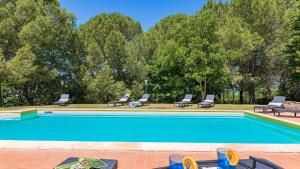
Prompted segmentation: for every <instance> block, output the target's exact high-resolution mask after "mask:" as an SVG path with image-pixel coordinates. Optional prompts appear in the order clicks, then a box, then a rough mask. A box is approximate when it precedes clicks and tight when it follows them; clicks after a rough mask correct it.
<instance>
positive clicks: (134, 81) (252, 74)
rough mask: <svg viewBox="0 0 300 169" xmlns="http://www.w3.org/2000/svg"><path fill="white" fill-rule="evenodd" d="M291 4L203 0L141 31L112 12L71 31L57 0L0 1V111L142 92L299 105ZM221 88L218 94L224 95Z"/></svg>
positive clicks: (162, 97) (157, 97) (295, 15)
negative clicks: (67, 98) (276, 99)
mask: <svg viewBox="0 0 300 169" xmlns="http://www.w3.org/2000/svg"><path fill="white" fill-rule="evenodd" d="M299 7H300V2H299V1H297V0H289V1H286V0H233V1H226V2H219V3H217V2H215V1H213V0H209V1H208V2H207V3H206V4H205V5H204V6H203V7H202V8H201V9H200V10H199V11H198V12H196V13H195V14H193V15H190V16H188V15H184V14H176V15H171V16H167V17H166V18H163V19H162V20H161V21H159V22H158V23H157V24H156V25H154V26H153V27H152V28H150V29H149V30H148V31H146V32H143V31H142V28H141V25H140V23H139V22H137V21H135V20H133V19H132V18H130V17H127V16H124V15H122V14H119V13H111V14H108V13H104V14H99V15H97V16H95V17H93V18H91V19H90V20H89V21H88V22H86V23H84V24H82V25H80V26H79V27H76V25H75V22H76V18H75V16H74V15H73V14H70V13H69V12H68V11H67V10H65V9H62V8H61V6H60V3H59V1H58V0H52V1H49V0H39V1H36V0H2V1H0V106H2V105H6V106H11V105H39V104H50V103H53V101H54V100H55V99H56V98H57V97H58V96H59V95H60V94H61V93H69V94H70V95H71V98H72V101H73V102H74V103H104V102H107V101H109V100H113V99H118V98H119V97H120V96H121V95H123V94H127V93H128V94H131V97H132V98H134V99H139V98H140V97H141V96H142V94H143V93H144V92H145V90H146V89H145V87H146V86H145V84H144V82H145V80H148V83H149V85H148V86H147V87H149V88H148V90H147V91H148V93H150V94H151V98H152V100H153V101H156V102H173V101H175V100H178V99H179V98H182V97H183V95H184V94H186V93H192V94H194V97H195V101H197V102H198V101H200V100H202V99H203V98H204V97H205V95H206V94H208V93H209V94H215V95H217V96H219V97H220V98H223V99H221V100H219V102H221V101H223V100H224V98H225V97H227V95H228V92H227V91H228V90H232V91H233V102H234V101H235V98H234V96H235V93H236V92H238V94H239V96H240V97H239V101H240V103H246V101H247V102H248V103H257V102H260V103H262V102H264V101H265V100H268V99H270V98H271V97H272V96H273V95H274V94H283V95H286V96H288V98H289V99H293V100H300V94H299V89H300V88H299V86H300V85H299V83H300V82H299V81H300V80H299V79H300V73H299V65H300V63H299V60H300V58H299V57H300V55H299V53H300V52H299V36H300V35H299V16H300V15H299V11H300V10H299ZM225 91H226V92H225Z"/></svg>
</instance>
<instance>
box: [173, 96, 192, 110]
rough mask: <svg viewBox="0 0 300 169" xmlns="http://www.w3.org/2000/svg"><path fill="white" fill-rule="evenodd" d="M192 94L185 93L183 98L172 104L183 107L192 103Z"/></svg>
mask: <svg viewBox="0 0 300 169" xmlns="http://www.w3.org/2000/svg"><path fill="white" fill-rule="evenodd" d="M192 98H193V95H192V94H186V95H185V96H184V99H182V100H181V101H180V102H174V106H176V105H178V106H179V107H184V106H188V105H190V104H192Z"/></svg>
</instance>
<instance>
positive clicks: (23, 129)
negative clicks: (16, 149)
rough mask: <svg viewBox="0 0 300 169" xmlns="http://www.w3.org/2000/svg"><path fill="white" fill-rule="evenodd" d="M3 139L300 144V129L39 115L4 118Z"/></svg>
mask: <svg viewBox="0 0 300 169" xmlns="http://www.w3.org/2000/svg"><path fill="white" fill-rule="evenodd" d="M0 140H42V141H44V140H45V141H46V140H47V141H48V140H55V141H109V142H110V141H113V142H115V141H116V142H186V143H281V144H290V143H300V130H298V129H293V128H289V127H286V126H283V125H279V124H276V123H272V122H268V121H265V120H262V119H258V118H253V117H249V116H246V115H244V116H241V115H239V116H225V115H214V116H208V115H206V116H205V115H201V116H172V115H164V116H160V115H55V114H53V115H51V114H50V115H38V116H36V117H34V118H31V119H26V120H10V121H3V120H2V121H1V120H0Z"/></svg>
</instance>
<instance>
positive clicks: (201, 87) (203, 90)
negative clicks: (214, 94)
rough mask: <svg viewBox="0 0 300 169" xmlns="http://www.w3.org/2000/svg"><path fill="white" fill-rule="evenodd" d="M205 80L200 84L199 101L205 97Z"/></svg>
mask: <svg viewBox="0 0 300 169" xmlns="http://www.w3.org/2000/svg"><path fill="white" fill-rule="evenodd" d="M206 86H207V84H206V78H205V79H204V81H203V82H201V83H200V92H201V99H202V101H203V100H204V99H205V96H206Z"/></svg>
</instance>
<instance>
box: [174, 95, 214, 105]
mask: <svg viewBox="0 0 300 169" xmlns="http://www.w3.org/2000/svg"><path fill="white" fill-rule="evenodd" d="M192 98H193V95H192V94H186V95H185V96H184V98H183V99H182V100H181V101H180V102H174V106H176V105H178V106H179V107H184V106H188V105H191V104H192ZM212 106H215V95H212V94H209V95H207V96H206V98H205V100H203V101H202V102H200V103H198V107H205V108H208V107H212Z"/></svg>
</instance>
